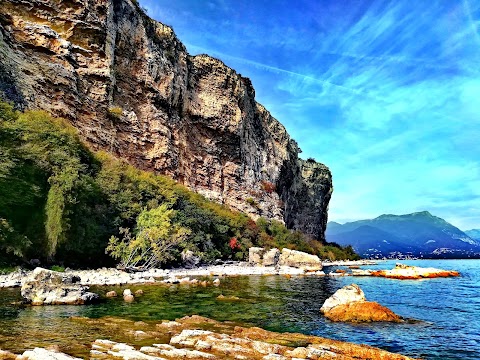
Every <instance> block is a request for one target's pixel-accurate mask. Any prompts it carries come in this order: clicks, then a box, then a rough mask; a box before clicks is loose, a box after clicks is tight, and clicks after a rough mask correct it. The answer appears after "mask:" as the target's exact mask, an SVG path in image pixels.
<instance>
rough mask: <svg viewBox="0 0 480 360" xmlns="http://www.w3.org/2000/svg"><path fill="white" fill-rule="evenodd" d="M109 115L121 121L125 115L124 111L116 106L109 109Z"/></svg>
mask: <svg viewBox="0 0 480 360" xmlns="http://www.w3.org/2000/svg"><path fill="white" fill-rule="evenodd" d="M108 114H109V115H110V117H112V118H114V119H120V118H121V117H122V115H123V109H122V108H121V107H119V106H114V107H111V108H109V109H108Z"/></svg>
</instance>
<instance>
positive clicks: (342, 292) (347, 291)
mask: <svg viewBox="0 0 480 360" xmlns="http://www.w3.org/2000/svg"><path fill="white" fill-rule="evenodd" d="M358 301H365V294H364V293H363V290H362V289H360V287H359V286H358V285H357V284H351V285H347V286H344V287H343V288H341V289H339V290H337V291H336V292H335V293H334V294H333V295H332V296H330V297H329V298H328V299H327V300H325V302H324V303H323V305H322V307H321V308H320V312H321V313H326V312H328V311H330V310H331V309H332V308H334V307H335V306H338V305H343V304H348V303H352V302H358Z"/></svg>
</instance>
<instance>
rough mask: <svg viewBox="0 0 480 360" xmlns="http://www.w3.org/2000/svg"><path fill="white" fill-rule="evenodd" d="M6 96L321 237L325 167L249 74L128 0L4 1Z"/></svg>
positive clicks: (0, 38)
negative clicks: (258, 96) (190, 45)
mask: <svg viewBox="0 0 480 360" xmlns="http://www.w3.org/2000/svg"><path fill="white" fill-rule="evenodd" d="M1 6H2V14H1V16H0V96H2V97H5V98H7V99H8V100H11V101H14V102H15V103H16V104H17V106H18V107H19V108H29V109H43V110H47V111H49V112H52V113H53V114H55V115H57V116H62V117H65V118H67V119H69V120H70V121H71V122H72V124H73V125H74V126H75V127H77V128H78V129H79V131H80V134H81V136H82V137H83V138H84V139H85V140H86V141H87V142H88V143H90V144H91V145H92V146H93V147H94V148H96V149H103V150H106V151H109V152H111V153H114V154H116V155H117V156H120V157H122V158H124V159H126V160H128V161H129V162H131V163H132V164H134V165H136V166H137V167H140V168H143V169H146V170H154V171H156V172H158V173H162V174H166V175H168V176H171V177H172V178H174V179H176V180H177V181H179V182H181V183H183V184H185V185H187V186H188V187H189V188H191V189H193V190H195V191H197V192H199V193H201V194H203V195H205V196H206V197H208V198H210V199H213V200H215V201H218V202H220V203H225V204H227V205H229V206H231V207H232V208H234V209H237V210H240V211H244V212H246V213H248V214H249V215H251V216H252V217H253V218H256V217H258V216H264V217H267V218H270V219H277V220H280V221H284V222H285V224H286V225H287V227H289V228H292V229H297V230H301V231H303V232H305V233H307V234H310V235H311V236H313V237H315V238H318V239H320V240H323V239H324V231H325V227H326V222H327V207H328V202H329V200H330V196H331V192H332V179H331V174H330V171H329V170H328V168H327V167H326V166H324V165H322V164H319V163H316V162H315V161H313V160H307V161H303V160H300V159H299V158H298V154H299V152H300V150H299V148H298V146H297V144H296V142H295V141H293V140H292V139H291V138H290V136H289V135H288V134H287V132H286V130H285V128H284V127H283V126H282V125H281V124H280V123H279V122H278V121H277V120H276V119H275V118H273V117H272V116H271V114H270V113H269V112H268V111H267V110H266V109H265V108H264V107H263V106H262V105H260V104H258V103H257V102H256V101H255V91H254V89H253V87H252V84H251V82H250V80H249V79H247V78H244V77H242V76H241V75H239V74H237V73H236V72H235V71H234V70H232V69H230V68H228V67H227V66H226V65H225V64H223V63H222V62H221V61H219V60H217V59H214V58H211V57H209V56H206V55H198V56H190V55H189V54H188V53H187V52H186V49H185V47H184V45H183V44H182V43H181V42H180V41H179V40H178V39H177V37H176V36H175V34H174V32H173V30H172V29H171V28H170V27H168V26H165V25H163V24H161V23H159V22H156V21H153V20H152V19H150V18H148V17H147V16H146V15H145V13H144V12H143V11H142V10H141V9H140V8H139V6H138V4H137V3H136V2H135V1H131V0H99V1H92V0H77V1H67V0H58V1H53V0H25V1H21V2H19V1H15V0H3V1H2V5H1Z"/></svg>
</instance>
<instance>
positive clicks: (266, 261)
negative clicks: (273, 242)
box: [262, 248, 280, 266]
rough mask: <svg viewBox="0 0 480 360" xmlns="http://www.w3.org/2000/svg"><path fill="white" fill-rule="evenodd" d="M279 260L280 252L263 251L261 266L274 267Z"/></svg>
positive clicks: (274, 249) (276, 250)
mask: <svg viewBox="0 0 480 360" xmlns="http://www.w3.org/2000/svg"><path fill="white" fill-rule="evenodd" d="M279 259H280V250H278V249H276V248H273V249H270V250H268V251H265V253H264V254H263V257H262V265H263V266H274V265H277V264H278V260H279Z"/></svg>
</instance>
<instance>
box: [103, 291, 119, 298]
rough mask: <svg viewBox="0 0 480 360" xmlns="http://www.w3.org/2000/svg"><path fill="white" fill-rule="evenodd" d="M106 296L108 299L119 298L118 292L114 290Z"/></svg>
mask: <svg viewBox="0 0 480 360" xmlns="http://www.w3.org/2000/svg"><path fill="white" fill-rule="evenodd" d="M105 296H106V297H107V298H110V297H117V292H116V291H113V290H112V291H109V292H107V293H106V294H105Z"/></svg>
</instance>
